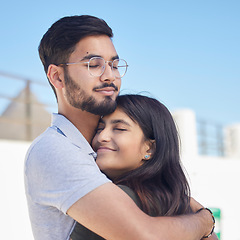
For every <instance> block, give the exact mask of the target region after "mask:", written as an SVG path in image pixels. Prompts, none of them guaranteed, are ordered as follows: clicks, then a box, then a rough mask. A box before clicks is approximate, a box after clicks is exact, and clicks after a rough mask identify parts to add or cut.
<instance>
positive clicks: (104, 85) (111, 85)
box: [93, 83, 118, 91]
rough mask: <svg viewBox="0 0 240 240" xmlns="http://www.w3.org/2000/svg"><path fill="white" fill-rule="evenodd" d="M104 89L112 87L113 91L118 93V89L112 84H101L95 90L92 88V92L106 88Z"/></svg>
mask: <svg viewBox="0 0 240 240" xmlns="http://www.w3.org/2000/svg"><path fill="white" fill-rule="evenodd" d="M106 87H112V88H114V90H115V91H118V87H117V86H116V85H115V84H113V83H110V84H109V83H103V84H102V85H101V86H97V87H95V88H93V90H98V89H102V88H106Z"/></svg>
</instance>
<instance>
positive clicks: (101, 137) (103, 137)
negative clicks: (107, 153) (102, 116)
mask: <svg viewBox="0 0 240 240" xmlns="http://www.w3.org/2000/svg"><path fill="white" fill-rule="evenodd" d="M110 139H111V136H110V131H109V130H108V129H106V128H105V129H103V130H102V131H101V132H100V133H98V142H109V141H110Z"/></svg>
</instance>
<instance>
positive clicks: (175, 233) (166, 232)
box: [25, 15, 213, 240]
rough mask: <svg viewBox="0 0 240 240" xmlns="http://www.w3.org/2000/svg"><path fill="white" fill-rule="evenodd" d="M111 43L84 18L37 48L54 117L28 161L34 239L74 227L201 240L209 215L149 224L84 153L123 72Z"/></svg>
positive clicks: (67, 21)
mask: <svg viewBox="0 0 240 240" xmlns="http://www.w3.org/2000/svg"><path fill="white" fill-rule="evenodd" d="M112 36H113V34H112V30H111V28H109V26H108V25H107V24H106V23H105V22H104V21H103V20H101V19H98V18H96V17H92V16H85V15H84V16H72V17H65V18H62V19H60V20H59V21H57V22H56V23H54V24H53V25H52V26H51V28H50V29H49V30H48V31H47V32H46V34H45V35H44V36H43V38H42V40H41V43H40V46H39V54H40V58H41V60H42V63H43V65H44V68H45V71H46V73H47V77H48V80H49V82H50V84H51V86H52V88H53V90H54V92H55V95H56V98H57V102H58V114H54V115H53V122H52V126H51V127H50V128H48V129H47V130H46V131H45V132H44V133H43V134H42V135H41V136H39V137H38V138H37V139H36V140H35V141H34V142H33V144H32V145H31V147H30V149H29V151H28V153H27V156H26V162H25V187H26V195H27V200H28V207H29V214H30V219H31V224H32V229H33V234H34V238H35V239H39V240H42V239H44V240H48V239H49V240H50V239H51V240H54V239H56V240H61V239H63V240H65V239H69V235H70V233H71V230H72V228H73V227H74V222H75V221H74V220H73V219H75V220H76V221H78V222H80V223H81V224H83V225H84V226H86V227H88V228H89V229H91V230H92V231H94V232H96V233H98V234H99V235H101V236H102V237H104V238H106V239H121V240H122V239H125V240H127V239H138V240H139V239H151V240H154V239H164V240H167V239H178V240H180V239H184V240H187V239H191V240H192V239H201V238H202V237H203V236H205V235H207V234H209V232H210V231H211V229H212V225H213V224H212V218H211V215H210V214H209V212H208V211H200V212H199V213H197V214H193V215H189V216H181V217H156V218H152V217H149V216H147V215H146V214H144V213H143V212H142V211H141V210H139V208H138V207H137V206H136V205H135V204H134V203H133V201H132V200H131V199H130V198H129V197H128V196H127V195H126V194H125V193H124V192H123V191H122V190H120V189H119V188H118V187H117V186H115V185H114V184H113V183H111V182H110V181H109V180H108V179H107V178H106V176H105V175H103V174H102V173H101V172H100V170H99V169H98V167H97V165H96V163H95V159H94V157H95V153H94V152H93V150H92V148H91V146H90V142H91V139H92V137H93V135H94V130H95V128H96V126H97V124H98V120H99V116H100V115H105V114H109V113H111V112H113V111H114V109H115V108H116V103H115V99H116V97H117V95H118V93H119V89H120V85H121V77H122V76H123V75H124V74H125V71H126V68H127V66H126V63H125V61H124V60H119V57H118V55H117V52H116V50H115V48H114V45H113V43H112V41H111V38H112ZM120 62H121V63H120ZM195 206H196V208H200V207H199V205H197V203H195Z"/></svg>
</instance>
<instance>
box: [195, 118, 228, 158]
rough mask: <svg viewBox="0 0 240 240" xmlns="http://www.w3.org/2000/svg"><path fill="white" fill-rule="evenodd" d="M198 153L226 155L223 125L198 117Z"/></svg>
mask: <svg viewBox="0 0 240 240" xmlns="http://www.w3.org/2000/svg"><path fill="white" fill-rule="evenodd" d="M197 139H198V154H199V155H212V156H220V157H221V156H224V155H225V153H224V137H223V126H222V125H220V124H216V123H211V122H209V121H205V120H200V119H197Z"/></svg>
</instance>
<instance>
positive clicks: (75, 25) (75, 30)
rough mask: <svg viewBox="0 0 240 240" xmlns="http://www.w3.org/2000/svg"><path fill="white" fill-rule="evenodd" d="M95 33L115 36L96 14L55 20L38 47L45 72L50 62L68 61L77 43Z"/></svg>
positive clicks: (56, 63)
mask: <svg viewBox="0 0 240 240" xmlns="http://www.w3.org/2000/svg"><path fill="white" fill-rule="evenodd" d="M94 35H106V36H108V37H110V38H112V37H113V33H112V29H111V28H110V27H109V26H108V25H107V23H106V22H105V21H104V20H103V19H100V18H97V17H94V16H89V15H81V16H68V17H63V18H61V19H59V20H58V21H57V22H55V23H54V24H53V25H52V26H51V27H50V28H49V29H48V31H47V32H46V33H45V34H44V36H43V38H42V40H41V42H40V45H39V47H38V51H39V56H40V59H41V61H42V63H43V66H44V70H45V72H46V73H47V71H48V67H49V65H50V64H55V65H58V64H60V63H66V62H67V61H68V59H69V56H70V54H71V53H72V52H73V51H74V49H75V46H76V44H77V43H78V42H79V41H80V40H81V39H83V38H84V37H87V36H94ZM51 86H52V85H51ZM52 88H53V90H54V93H55V89H54V87H52ZM55 95H56V93H55Z"/></svg>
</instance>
